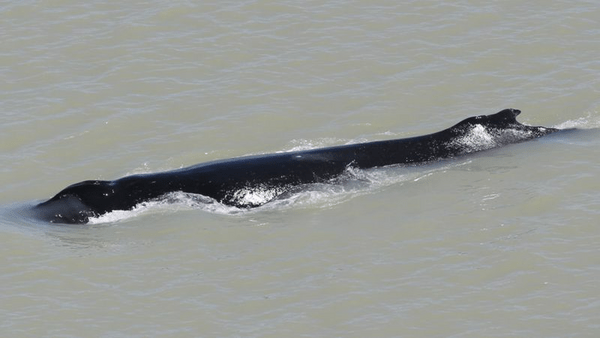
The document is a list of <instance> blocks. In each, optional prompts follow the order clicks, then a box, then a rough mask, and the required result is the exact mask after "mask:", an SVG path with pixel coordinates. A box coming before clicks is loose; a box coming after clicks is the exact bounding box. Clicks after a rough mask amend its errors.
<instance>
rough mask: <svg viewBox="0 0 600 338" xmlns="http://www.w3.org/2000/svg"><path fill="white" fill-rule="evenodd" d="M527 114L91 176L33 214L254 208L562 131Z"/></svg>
mask: <svg viewBox="0 0 600 338" xmlns="http://www.w3.org/2000/svg"><path fill="white" fill-rule="evenodd" d="M520 113H521V112H520V111H519V110H516V109H505V110H502V111H501V112H499V113H496V114H492V115H481V116H474V117H470V118H467V119H465V120H463V121H461V122H459V123H457V124H456V125H454V126H452V127H450V128H448V129H445V130H442V131H440V132H437V133H433V134H429V135H424V136H418V137H411V138H404V139H398V140H386V141H375V142H368V143H359V144H351V145H342V146H335V147H328V148H321V149H312V150H305V151H295V152H286V153H277V154H268V155H257V156H246V157H239V158H233V159H227V160H218V161H213V162H207V163H201V164H197V165H194V166H191V167H187V168H182V169H178V170H172V171H167V172H160V173H153V174H142V175H132V176H126V177H123V178H120V179H117V180H114V181H99V180H91V181H83V182H80V183H76V184H73V185H71V186H68V187H67V188H65V189H64V190H62V191H61V192H59V193H58V194H56V196H54V197H52V198H51V199H49V200H48V201H46V202H43V203H40V204H38V205H36V206H34V207H33V212H34V215H35V216H36V217H37V218H39V219H42V220H45V221H49V222H53V223H87V222H88V221H89V219H90V218H92V217H97V216H100V215H103V214H105V213H108V212H111V211H114V210H131V209H133V208H134V207H135V206H136V205H138V204H139V203H142V202H146V201H150V200H153V199H157V198H159V197H161V196H164V195H165V194H168V193H172V192H178V191H180V192H184V193H193V194H200V195H203V196H207V197H210V198H213V199H215V200H217V201H219V202H220V203H223V204H226V205H231V206H236V207H242V208H250V207H256V206H259V205H261V204H264V203H266V202H268V200H269V199H274V198H276V197H277V196H280V195H281V194H283V193H285V192H288V191H290V190H291V189H292V188H293V187H297V186H300V185H303V184H310V183H318V182H327V181H329V180H331V179H333V178H335V177H338V176H339V175H341V174H342V173H344V171H345V170H347V169H348V167H355V168H373V167H381V166H388V165H395V164H403V165H416V164H420V163H426V162H431V161H435V160H439V159H444V158H451V157H455V156H459V155H464V154H468V153H472V152H476V151H481V150H486V149H491V148H495V147H499V146H503V145H507V144H511V143H517V142H523V141H526V140H530V139H534V138H537V137H541V136H544V135H546V134H549V133H553V132H556V131H558V129H555V128H547V127H536V126H527V125H523V124H521V123H519V122H518V121H517V120H516V117H517V115H519V114H520ZM257 190H262V191H269V194H268V198H267V199H265V200H264V201H260V202H256V201H253V200H251V199H250V200H249V199H247V198H245V192H248V191H257Z"/></svg>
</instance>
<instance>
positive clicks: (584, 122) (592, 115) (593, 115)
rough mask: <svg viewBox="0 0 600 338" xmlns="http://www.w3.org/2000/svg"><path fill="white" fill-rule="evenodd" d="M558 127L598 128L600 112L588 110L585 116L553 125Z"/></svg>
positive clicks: (599, 125)
mask: <svg viewBox="0 0 600 338" xmlns="http://www.w3.org/2000/svg"><path fill="white" fill-rule="evenodd" d="M555 127H556V128H558V129H571V128H579V129H594V128H600V114H598V112H589V113H588V114H587V116H584V117H580V118H578V119H575V120H569V121H565V122H563V123H560V124H558V125H557V126H555Z"/></svg>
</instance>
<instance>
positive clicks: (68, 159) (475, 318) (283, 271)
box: [0, 0, 600, 337]
mask: <svg viewBox="0 0 600 338" xmlns="http://www.w3.org/2000/svg"><path fill="white" fill-rule="evenodd" d="M598 18H600V7H599V6H598V5H597V4H596V3H594V2H591V1H577V0H575V1H574V0H569V1H527V2H523V1H518V2H515V1H504V2H499V1H490V2H481V1H440V0H436V1H412V2H411V1H403V2H398V1H380V0H369V1H362V0H354V1H350V0H344V1H329V2H323V1H304V2H298V1H287V0H284V1H278V2H274V1H260V0H257V1H249V0H237V1H204V2H191V1H189V2H188V1H143V2H141V1H128V2H122V1H119V2H117V1H88V2H73V3H70V2H58V3H55V2H46V1H18V2H17V1H14V2H4V3H2V4H0V42H1V44H0V162H1V164H2V165H1V166H0V172H1V174H0V333H1V335H2V336H6V337H8V336H10V337H42V336H46V337H50V336H53V337H187V336H190V337H509V336H510V337H594V336H598V334H600V323H599V321H598V318H600V284H599V281H600V256H599V255H598V248H599V246H598V245H599V243H600V178H599V177H600V160H599V158H600V129H599V128H600V113H599V111H600V61H599V58H598V56H599V55H600V43H599V41H600V23H599V21H598ZM509 107H513V108H518V109H521V110H522V111H523V113H522V114H521V116H519V120H520V121H521V122H524V123H527V124H535V125H545V126H554V127H559V128H572V127H576V128H578V130H576V131H573V132H564V133H558V134H553V135H551V136H548V137H544V138H541V139H538V140H534V141H531V142H527V143H521V144H516V145H511V146H507V147H504V148H500V149H495V150H491V151H487V152H483V153H479V154H476V155H472V156H466V157H461V158H458V159H453V160H448V161H442V162H439V163H433V164H430V165H426V166H422V167H412V168H382V169H374V170H368V171H361V172H358V173H355V178H354V179H351V180H348V181H347V182H345V183H340V184H331V185H323V186H317V187H313V188H312V189H309V190H307V191H303V192H299V193H298V194H295V195H293V196H289V197H288V198H285V199H283V200H280V201H277V202H275V203H271V204H267V205H265V206H264V207H261V208H258V209H255V210H252V211H243V210H237V209H235V208H227V207H224V206H222V205H219V204H218V203H208V204H203V203H195V202H194V200H193V199H189V198H186V197H185V196H179V198H178V201H177V202H176V203H168V204H166V203H154V204H148V205H144V206H140V207H139V208H137V209H136V210H134V211H130V212H121V213H119V212H116V213H111V214H109V215H106V217H104V218H101V219H97V220H95V221H94V222H93V224H89V225H79V226H71V225H69V226H59V225H50V224H44V223H40V222H36V221H34V220H31V219H28V218H26V217H24V216H23V215H22V214H23V212H22V211H23V209H26V208H27V207H28V206H30V205H32V204H34V203H37V202H39V201H42V200H44V199H47V198H49V197H51V196H53V195H54V194H55V193H57V192H58V191H60V190H61V189H62V188H64V187H66V186H67V185H69V184H72V183H75V182H79V181H82V180H86V179H116V178H119V177H122V176H125V175H128V174H134V173H147V172H156V171H163V170H169V169H175V168H180V167H183V166H188V165H193V164H196V163H200V162H206V161H210V160H215V159H222V158H230V157H235V156H242V155H248V154H261V153H270V152H278V151H289V150H294V149H311V148H316V147H323V146H331V145H338V144H346V143H355V142H364V141H373V140H381V139H391V138H402V137H409V136H415V135H421V134H426V133H430V132H434V131H438V130H441V129H445V128H447V127H449V126H451V125H453V124H455V123H456V122H458V121H460V120H462V119H464V118H466V117H469V116H473V115H480V114H491V113H495V112H497V111H499V110H501V109H503V108H509Z"/></svg>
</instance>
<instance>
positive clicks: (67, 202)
mask: <svg viewBox="0 0 600 338" xmlns="http://www.w3.org/2000/svg"><path fill="white" fill-rule="evenodd" d="M115 193H116V191H115V188H114V186H113V184H112V182H109V181H98V180H93V181H83V182H79V183H75V184H73V185H70V186H68V187H66V188H65V189H63V190H62V191H60V192H59V193H58V194H56V195H55V196H54V197H52V198H51V199H49V200H47V201H46V202H43V203H40V204H38V205H36V206H35V207H34V208H33V211H34V213H35V214H36V216H37V217H38V218H40V219H43V220H45V221H48V222H51V223H87V222H88V220H89V218H91V217H96V216H99V215H102V214H104V213H106V212H108V211H110V210H112V208H113V207H114V206H113V205H112V204H113V203H114V202H113V201H114V195H115Z"/></svg>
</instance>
